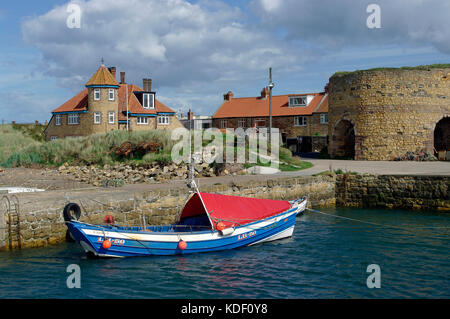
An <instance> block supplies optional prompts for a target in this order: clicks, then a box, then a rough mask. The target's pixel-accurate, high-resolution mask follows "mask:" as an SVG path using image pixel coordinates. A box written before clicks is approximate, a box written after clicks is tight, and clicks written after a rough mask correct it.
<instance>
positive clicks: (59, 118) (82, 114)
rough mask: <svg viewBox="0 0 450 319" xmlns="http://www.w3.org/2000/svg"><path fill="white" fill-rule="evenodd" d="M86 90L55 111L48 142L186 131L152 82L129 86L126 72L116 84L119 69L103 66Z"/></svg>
mask: <svg viewBox="0 0 450 319" xmlns="http://www.w3.org/2000/svg"><path fill="white" fill-rule="evenodd" d="M85 86H86V88H85V89H84V90H82V91H81V92H80V93H78V94H76V95H75V96H74V97H72V98H71V99H70V100H68V101H67V102H65V103H64V104H62V105H61V106H59V107H58V108H56V109H54V110H53V111H52V117H51V119H50V121H49V123H48V125H47V127H46V129H45V131H44V133H45V136H46V140H47V141H50V140H54V139H57V138H64V137H75V136H86V135H90V134H94V133H106V132H109V131H112V130H129V131H136V130H154V129H174V128H177V127H183V124H181V122H180V121H179V120H178V118H177V116H176V112H175V111H174V110H172V109H171V108H170V107H168V106H166V105H164V104H163V103H162V102H160V101H159V100H157V99H156V92H155V91H152V80H151V79H144V80H143V88H140V87H139V86H137V85H135V84H128V83H126V82H125V72H120V82H117V80H116V68H115V67H110V68H106V67H105V66H104V65H103V64H102V65H101V66H100V67H99V68H98V70H97V71H96V72H95V73H94V74H93V75H92V77H91V78H90V79H89V81H88V82H87V83H86V85H85Z"/></svg>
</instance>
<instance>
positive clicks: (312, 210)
mask: <svg viewBox="0 0 450 319" xmlns="http://www.w3.org/2000/svg"><path fill="white" fill-rule="evenodd" d="M306 209H307V210H309V211H311V212H313V213H318V214H322V215H327V216H332V217H335V218H341V219H346V220H351V221H355V222H359V223H363V224H369V225H373V226H377V227H390V228H396V229H401V230H404V231H412V230H413V229H411V228H406V227H400V226H394V225H386V224H378V223H373V222H368V221H364V220H360V219H355V218H350V217H345V216H338V215H334V214H328V213H324V212H321V211H318V210H316V209H312V208H306ZM417 228H422V229H427V228H428V229H434V228H436V229H448V228H450V227H448V226H442V227H441V226H431V227H417Z"/></svg>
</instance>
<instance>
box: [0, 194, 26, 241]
mask: <svg viewBox="0 0 450 319" xmlns="http://www.w3.org/2000/svg"><path fill="white" fill-rule="evenodd" d="M0 205H1V206H0V221H1V224H0V227H1V225H7V226H6V227H3V228H2V229H0V232H1V233H3V234H1V233H0V235H1V236H0V241H2V240H4V237H5V236H4V235H5V233H4V231H5V230H7V231H8V247H9V249H10V250H12V249H13V248H15V247H17V248H19V249H22V237H21V234H20V203H19V198H17V196H16V195H11V196H7V195H4V196H3V197H2V199H1V201H0ZM6 216H7V220H6V221H5V220H4V218H5V217H6ZM2 237H3V238H2ZM15 242H17V246H16V245H14V244H15Z"/></svg>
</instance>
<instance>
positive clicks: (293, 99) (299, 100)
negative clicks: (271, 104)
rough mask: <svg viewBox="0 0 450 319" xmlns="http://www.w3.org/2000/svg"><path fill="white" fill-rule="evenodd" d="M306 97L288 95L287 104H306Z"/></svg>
mask: <svg viewBox="0 0 450 319" xmlns="http://www.w3.org/2000/svg"><path fill="white" fill-rule="evenodd" d="M306 102H307V98H306V96H290V97H289V106H306V104H307V103H306Z"/></svg>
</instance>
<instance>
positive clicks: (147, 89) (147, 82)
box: [142, 79, 152, 92]
mask: <svg viewBox="0 0 450 319" xmlns="http://www.w3.org/2000/svg"><path fill="white" fill-rule="evenodd" d="M142 83H143V85H144V87H143V89H144V91H145V92H151V91H152V79H143V80H142Z"/></svg>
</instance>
